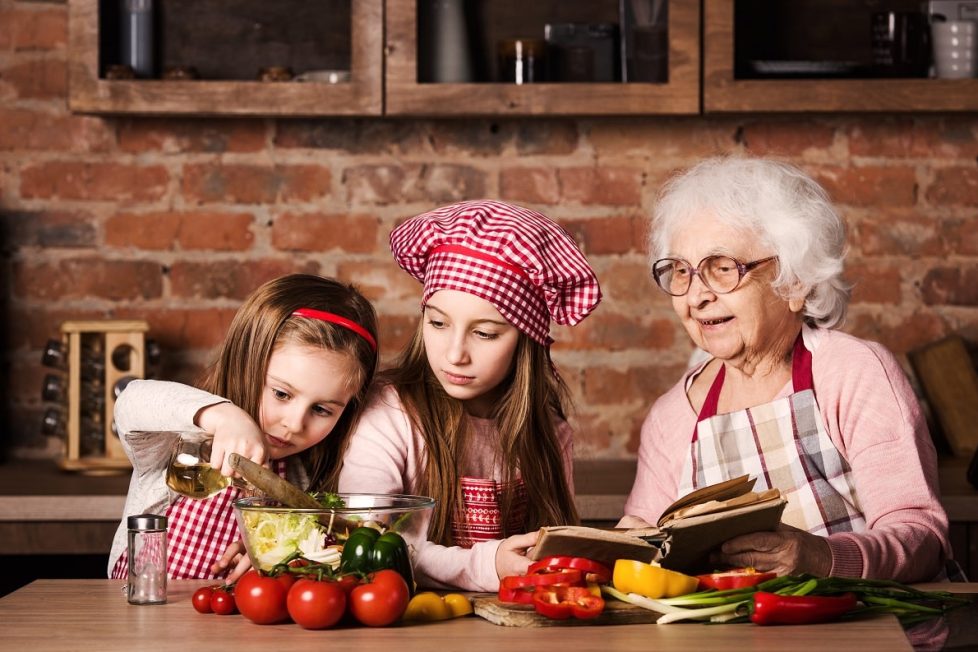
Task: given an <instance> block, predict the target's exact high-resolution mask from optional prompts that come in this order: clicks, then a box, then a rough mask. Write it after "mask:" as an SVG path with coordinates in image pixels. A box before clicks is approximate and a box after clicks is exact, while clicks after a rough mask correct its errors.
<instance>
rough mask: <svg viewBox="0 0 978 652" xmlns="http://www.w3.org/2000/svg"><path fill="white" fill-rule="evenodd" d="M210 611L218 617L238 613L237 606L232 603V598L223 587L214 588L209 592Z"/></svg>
mask: <svg viewBox="0 0 978 652" xmlns="http://www.w3.org/2000/svg"><path fill="white" fill-rule="evenodd" d="M210 607H211V611H213V612H214V613H216V614H217V615H219V616H230V615H231V614H236V613H238V608H237V605H236V604H235V602H234V596H233V595H231V593H230V592H229V591H228V590H227V589H225V588H223V587H220V586H218V587H215V588H214V589H213V590H212V591H211V604H210Z"/></svg>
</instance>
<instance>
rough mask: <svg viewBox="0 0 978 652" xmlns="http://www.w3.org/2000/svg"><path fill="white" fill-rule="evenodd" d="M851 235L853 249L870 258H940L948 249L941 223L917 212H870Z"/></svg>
mask: <svg viewBox="0 0 978 652" xmlns="http://www.w3.org/2000/svg"><path fill="white" fill-rule="evenodd" d="M852 232H853V235H854V236H855V238H854V244H855V246H857V247H859V248H860V249H861V250H862V252H863V253H864V254H866V255H871V256H890V255H904V256H939V255H942V254H944V253H945V251H946V249H947V245H946V243H945V241H944V230H943V228H942V224H941V220H939V219H937V218H935V217H931V216H927V215H922V214H920V213H918V212H909V213H908V212H906V211H901V210H886V209H880V210H871V211H869V213H868V214H867V215H866V216H865V217H864V218H863V219H862V220H860V222H859V223H858V224H857V225H856V226H855V227H854V228H853V229H852Z"/></svg>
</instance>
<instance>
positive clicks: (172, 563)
mask: <svg viewBox="0 0 978 652" xmlns="http://www.w3.org/2000/svg"><path fill="white" fill-rule="evenodd" d="M272 468H273V469H274V470H275V472H276V473H278V475H279V476H280V477H282V478H285V469H286V462H285V460H273V461H272ZM240 496H241V489H240V488H239V487H237V486H235V485H231V486H230V487H227V488H226V489H224V490H223V491H221V492H219V493H217V494H215V495H213V496H211V497H210V498H204V499H202V500H192V499H190V498H185V497H184V496H178V497H177V498H176V500H174V501H173V502H171V503H170V505H169V507H167V509H166V521H167V533H166V534H167V544H166V549H167V562H166V569H167V576H168V577H169V578H170V579H174V580H182V579H215V578H217V577H218V576H217V575H215V574H214V573H212V572H211V565H212V564H213V563H214V562H216V561H217V560H218V559H220V558H221V555H223V554H224V552H225V551H226V550H227V548H228V546H230V545H231V544H232V543H234V542H235V541H238V540H240V539H241V534H240V533H239V531H238V523H237V520H236V519H235V518H234V501H235V500H237V499H238V498H239V497H240ZM127 565H128V554H127V552H126V551H125V550H123V551H122V554H121V555H120V556H119V559H118V560H117V561H116V563H115V566H113V567H112V577H113V578H115V579H125V577H126V575H127V573H128V568H127Z"/></svg>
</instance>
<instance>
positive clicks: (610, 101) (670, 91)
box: [385, 0, 700, 116]
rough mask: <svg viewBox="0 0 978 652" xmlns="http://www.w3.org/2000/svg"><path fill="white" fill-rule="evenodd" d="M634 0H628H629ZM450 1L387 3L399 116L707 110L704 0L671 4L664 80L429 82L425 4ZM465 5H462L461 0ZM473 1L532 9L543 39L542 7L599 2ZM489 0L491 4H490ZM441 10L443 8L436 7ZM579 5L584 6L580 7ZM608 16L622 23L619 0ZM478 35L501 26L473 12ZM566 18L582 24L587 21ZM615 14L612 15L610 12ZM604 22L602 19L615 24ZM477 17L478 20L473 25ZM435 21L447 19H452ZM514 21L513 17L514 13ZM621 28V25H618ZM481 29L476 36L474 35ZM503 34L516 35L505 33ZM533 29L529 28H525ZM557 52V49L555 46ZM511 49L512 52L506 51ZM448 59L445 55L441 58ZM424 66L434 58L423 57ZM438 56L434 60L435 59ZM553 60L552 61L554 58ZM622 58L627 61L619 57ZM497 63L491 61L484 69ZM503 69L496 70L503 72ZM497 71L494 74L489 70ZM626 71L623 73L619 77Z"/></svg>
mask: <svg viewBox="0 0 978 652" xmlns="http://www.w3.org/2000/svg"><path fill="white" fill-rule="evenodd" d="M631 1H632V0H621V4H622V5H624V4H625V3H628V2H631ZM645 1H646V2H648V3H650V4H651V5H661V4H663V3H664V0H645ZM426 2H427V3H428V4H427V5H425V7H427V8H430V7H431V5H432V4H438V3H439V2H441V3H442V7H441V9H444V4H445V0H397V1H396V2H395V1H393V0H389V1H388V2H387V7H386V27H387V29H386V31H387V48H386V52H387V73H386V79H385V89H386V92H385V104H386V108H385V112H386V113H387V114H391V115H441V116H451V115H514V116H518V115H524V116H525V115H626V114H696V113H699V111H700V79H699V74H700V55H699V52H700V46H699V26H700V8H699V2H686V1H685V0H684V1H681V2H671V3H668V28H667V32H668V37H667V38H668V42H667V45H666V47H667V57H668V67H667V80H663V81H661V82H628V83H622V82H620V81H617V82H613V81H605V82H593V81H586V82H579V81H578V82H573V83H571V82H560V83H556V82H543V83H522V84H517V83H507V82H501V81H478V82H464V83H454V82H424V81H419V76H423V75H424V73H421V74H420V75H419V73H420V69H419V26H418V22H419V5H421V4H422V3H426ZM460 4H462V3H461V2H460ZM464 4H465V5H466V6H467V7H468V8H471V7H472V6H476V7H479V6H481V7H482V9H483V11H491V12H495V14H496V15H497V16H498V15H500V14H509V15H513V14H515V13H516V12H519V11H524V12H525V14H527V16H530V15H531V14H532V16H530V18H532V19H528V20H527V21H526V27H525V30H526V31H527V32H529V35H530V36H532V37H534V38H536V39H542V38H543V37H544V33H543V24H542V22H546V18H541V17H540V16H541V13H542V12H545V11H547V10H548V9H549V10H553V12H554V15H557V14H562V15H563V16H572V17H573V16H585V17H586V16H587V15H588V12H593V11H594V7H595V6H596V5H598V4H602V3H599V2H592V0H563V1H562V2H550V3H547V2H542V3H535V4H534V5H533V6H532V7H529V6H527V5H526V3H521V2H519V1H517V0H482V2H481V3H480V2H474V3H472V2H470V3H464ZM487 6H488V7H489V8H488V9H486V7H487ZM436 9H437V8H436ZM575 11H576V13H574V12H575ZM607 15H609V16H610V17H611V20H614V21H615V22H616V23H617V21H618V17H619V2H618V1H616V0H611V6H610V8H609V11H608V12H607ZM468 19H469V29H468V34H469V35H470V41H477V40H478V39H479V36H478V35H479V34H480V33H481V34H482V35H483V36H484V35H485V33H486V31H487V30H488V31H489V32H490V33H491V30H492V29H493V25H487V24H485V23H483V24H479V23H478V21H473V20H472V17H471V16H469V17H468ZM561 20H563V21H564V24H565V25H569V24H574V25H576V27H577V28H578V29H580V28H581V24H580V21H579V20H574V19H573V18H572V19H571V21H569V22H568V21H567V19H566V18H564V19H560V18H558V21H561ZM605 21H607V19H605ZM605 21H602V24H608V23H607V22H605ZM473 22H475V24H473ZM434 23H436V24H440V25H443V24H444V21H438V20H435V21H434ZM510 24H513V21H512V20H510ZM618 27H620V24H619V25H618ZM472 34H475V35H476V36H474V37H472V36H471V35H472ZM498 34H499V35H501V36H516V35H518V34H515V33H509V34H504V33H503V31H499V32H498ZM519 35H521V36H525V35H526V34H519ZM441 36H442V33H441V32H432V33H429V34H422V39H425V42H424V43H422V44H421V46H422V48H421V49H426V48H427V47H428V46H429V45H430V44H429V43H428V42H427V39H432V38H439V39H440V38H441ZM502 41H503V39H498V40H497V41H496V42H495V43H489V45H488V47H484V48H483V53H482V56H481V59H483V60H486V59H490V60H491V59H493V58H495V57H496V56H497V52H496V45H497V43H498V44H502ZM548 51H549V48H548ZM503 54H504V55H505V53H503ZM441 62H442V63H445V60H444V59H442V60H441ZM421 63H422V67H426V66H427V63H426V62H425V61H424V60H422V62H421ZM429 63H430V62H429ZM551 63H552V61H551ZM619 63H620V62H619ZM486 67H492V66H485V65H484V66H483V68H486ZM498 77H499V75H497V76H496V78H498ZM489 78H490V79H491V78H493V77H492V76H490V77H489ZM619 78H620V77H619Z"/></svg>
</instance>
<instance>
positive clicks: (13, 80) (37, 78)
mask: <svg viewBox="0 0 978 652" xmlns="http://www.w3.org/2000/svg"><path fill="white" fill-rule="evenodd" d="M4 84H6V85H9V86H10V87H11V88H13V90H14V93H15V94H16V96H17V97H19V98H21V99H25V100H50V99H63V98H64V97H65V95H67V92H68V69H67V67H66V63H65V61H64V60H63V59H60V60H56V59H35V60H32V61H25V62H23V63H19V64H15V65H12V66H10V67H9V68H6V69H4V70H0V88H2V86H3V85H4Z"/></svg>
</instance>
